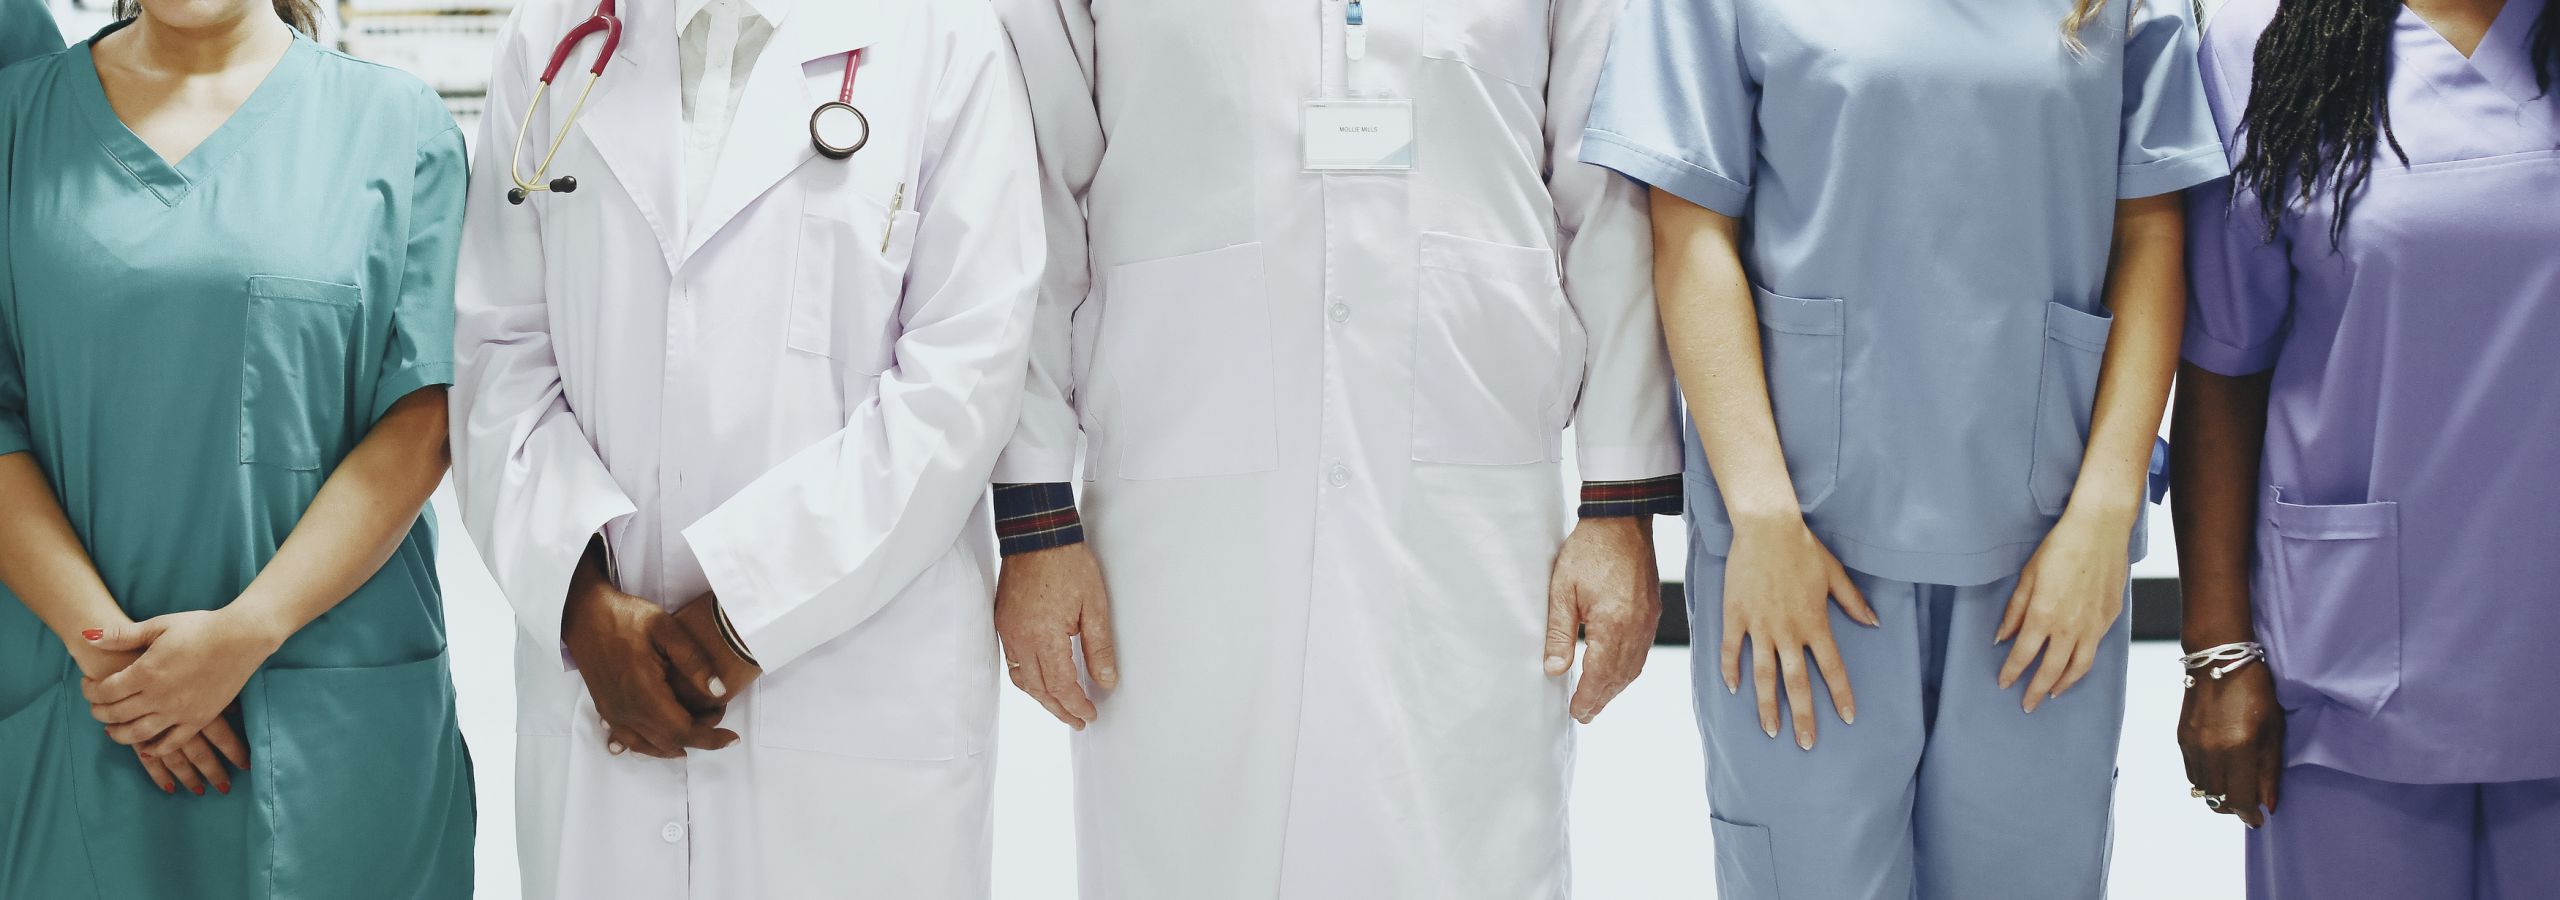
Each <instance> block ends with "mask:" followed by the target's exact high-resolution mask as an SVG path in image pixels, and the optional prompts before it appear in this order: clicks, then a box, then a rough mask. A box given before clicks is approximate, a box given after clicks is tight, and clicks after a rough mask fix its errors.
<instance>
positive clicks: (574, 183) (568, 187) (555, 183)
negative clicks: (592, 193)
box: [551, 175, 578, 194]
mask: <svg viewBox="0 0 2560 900" xmlns="http://www.w3.org/2000/svg"><path fill="white" fill-rule="evenodd" d="M577 191H578V176H575V175H562V176H560V177H558V178H554V179H551V192H552V193H554V194H574V193H577Z"/></svg>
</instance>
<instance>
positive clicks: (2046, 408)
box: [2027, 303, 2115, 516]
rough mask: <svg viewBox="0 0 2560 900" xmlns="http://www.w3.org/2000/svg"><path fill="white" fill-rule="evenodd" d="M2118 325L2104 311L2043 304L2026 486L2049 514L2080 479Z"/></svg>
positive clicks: (2065, 500) (2061, 504)
mask: <svg viewBox="0 0 2560 900" xmlns="http://www.w3.org/2000/svg"><path fill="white" fill-rule="evenodd" d="M2114 328H2115V321H2114V320H2113V319H2109V318H2107V317H2105V316H2101V315H2094V314H2091V313H2085V312H2081V311H2080V310H2078V309H2074V308H2072V307H2070V306H2066V305H2064V304H2060V303H2048V304H2045V320H2044V364H2043V367H2042V371H2041V372H2040V374H2039V375H2038V376H2037V379H2036V409H2035V428H2034V435H2035V436H2034V442H2033V444H2032V445H2031V447H2030V449H2029V451H2028V453H2029V455H2028V463H2027V467H2028V468H2027V490H2028V492H2029V493H2031V494H2033V495H2034V496H2035V501H2036V511H2038V512H2041V513H2043V514H2045V515H2048V516H2052V515H2060V514H2061V513H2062V508H2063V507H2064V506H2065V505H2066V504H2068V503H2069V502H2070V500H2071V487H2072V485H2073V484H2075V483H2077V482H2078V481H2079V480H2080V460H2081V458H2082V457H2083V456H2085V455H2086V454H2087V451H2088V446H2089V416H2090V413H2091V411H2092V410H2094V409H2095V408H2096V407H2097V404H2098V372H2099V369H2100V368H2101V366H2102V365H2103V363H2104V362H2105V361H2106V353H2107V334H2108V333H2109V332H2110V331H2113V330H2114Z"/></svg>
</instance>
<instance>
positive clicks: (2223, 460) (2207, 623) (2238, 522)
mask: <svg viewBox="0 0 2560 900" xmlns="http://www.w3.org/2000/svg"><path fill="white" fill-rule="evenodd" d="M2179 379H2180V380H2181V382H2182V383H2183V384H2182V388H2181V390H2180V391H2179V397H2178V408H2177V412H2176V415H2175V417H2174V419H2173V420H2172V421H2171V422H2170V436H2171V438H2172V440H2171V441H2170V443H2169V472H2170V478H2171V480H2172V481H2173V482H2174V483H2175V484H2176V485H2177V496H2178V502H2177V503H2175V504H2173V505H2171V506H2170V513H2171V514H2172V516H2173V517H2174V518H2175V520H2176V526H2177V535H2178V579H2179V581H2180V587H2181V593H2182V594H2183V595H2184V601H2183V602H2184V604H2185V609H2184V616H2183V619H2182V622H2181V625H2180V630H2181V631H2182V632H2183V634H2182V637H2183V638H2184V640H2185V642H2186V646H2187V649H2188V650H2191V651H2192V650H2200V649H2203V648H2205V647H2211V646H2214V645H2216V644H2225V643H2231V642H2235V641H2249V640H2256V639H2257V638H2256V629H2255V627H2254V626H2253V625H2252V624H2251V621H2250V608H2249V602H2250V600H2249V573H2250V569H2251V560H2252V557H2253V556H2254V555H2255V554H2256V543H2257V512H2258V492H2259V477H2258V476H2259V472H2258V466H2259V460H2260V454H2261V453H2262V452H2263V450H2264V449H2265V446H2266V433H2267V381H2268V376H2267V375H2266V374H2264V373H2261V374H2257V375H2249V376H2243V377H2239V378H2232V377H2229V376H2224V375H2216V374H2214V373H2212V372H2208V371H2205V370H2204V369H2202V368H2199V367H2196V366H2193V365H2189V366H2186V367H2184V368H2183V369H2181V370H2180V371H2179Z"/></svg>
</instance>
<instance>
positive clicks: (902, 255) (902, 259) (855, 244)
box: [786, 195, 919, 372]
mask: <svg viewBox="0 0 2560 900" xmlns="http://www.w3.org/2000/svg"><path fill="white" fill-rule="evenodd" d="M822 200H823V198H821V197H818V196H814V195H813V196H812V197H811V199H810V203H809V205H808V208H807V210H806V212H805V213H804V214H803V215H802V216H801V218H800V245H799V250H798V255H797V258H796V259H795V260H794V265H793V271H792V281H791V311H790V328H789V334H788V336H787V338H786V345H787V346H788V347H790V348H791V349H792V350H795V351H799V352H801V353H808V354H812V355H816V356H824V357H828V358H831V359H836V360H838V361H840V362H843V363H844V364H846V365H848V366H852V367H854V368H856V369H858V370H860V371H864V372H879V371H881V370H883V369H886V368H887V367H888V358H887V357H888V351H889V347H890V346H891V344H892V343H893V342H894V340H895V334H894V333H895V330H896V329H894V328H892V327H891V325H892V323H893V322H894V320H895V317H896V309H897V306H898V301H899V298H900V296H901V295H902V294H903V293H904V292H905V286H906V273H907V260H908V258H909V257H910V255H911V254H912V253H913V252H914V250H915V232H916V226H917V224H918V221H919V217H918V215H917V214H916V212H915V211H914V210H907V209H902V210H899V211H897V212H895V213H891V212H889V211H888V210H886V209H875V208H873V207H872V206H871V205H869V204H865V203H854V204H844V203H840V202H822ZM848 215H849V216H851V217H852V218H850V219H848V218H846V217H847V216H848Z"/></svg>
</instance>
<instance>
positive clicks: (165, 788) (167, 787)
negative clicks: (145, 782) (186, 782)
mask: <svg viewBox="0 0 2560 900" xmlns="http://www.w3.org/2000/svg"><path fill="white" fill-rule="evenodd" d="M177 792H178V786H177V785H174V784H164V785H161V786H160V793H163V794H175V793H177Z"/></svg>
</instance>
